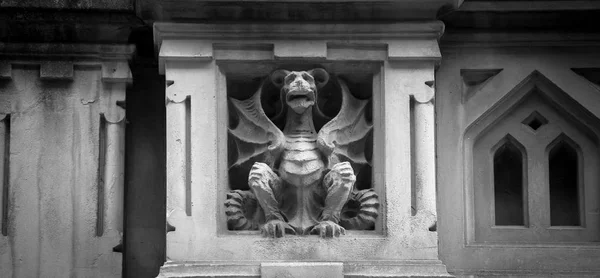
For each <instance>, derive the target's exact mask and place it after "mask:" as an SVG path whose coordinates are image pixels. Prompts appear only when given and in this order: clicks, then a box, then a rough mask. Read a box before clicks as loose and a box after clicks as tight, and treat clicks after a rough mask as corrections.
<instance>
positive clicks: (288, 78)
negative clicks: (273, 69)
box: [284, 73, 296, 85]
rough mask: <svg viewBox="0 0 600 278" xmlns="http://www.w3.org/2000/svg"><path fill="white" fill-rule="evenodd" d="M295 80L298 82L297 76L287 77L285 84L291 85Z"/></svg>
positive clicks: (290, 75)
mask: <svg viewBox="0 0 600 278" xmlns="http://www.w3.org/2000/svg"><path fill="white" fill-rule="evenodd" d="M294 80H296V74H293V73H292V74H289V75H288V76H286V77H285V80H284V81H285V84H286V85H289V84H291V83H292V82H293V81H294Z"/></svg>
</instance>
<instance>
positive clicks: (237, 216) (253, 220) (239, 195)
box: [225, 190, 264, 230]
mask: <svg viewBox="0 0 600 278" xmlns="http://www.w3.org/2000/svg"><path fill="white" fill-rule="evenodd" d="M225 208H226V209H225V214H226V215H227V228H228V229H229V230H258V226H259V223H261V222H264V213H263V212H262V208H261V207H260V205H259V204H258V201H257V200H256V196H254V194H253V193H252V192H250V191H243V190H233V191H231V192H229V193H227V201H225Z"/></svg>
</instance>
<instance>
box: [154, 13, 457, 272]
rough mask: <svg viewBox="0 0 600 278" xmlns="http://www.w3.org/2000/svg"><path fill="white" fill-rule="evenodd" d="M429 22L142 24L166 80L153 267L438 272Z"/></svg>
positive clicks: (433, 47)
mask: <svg viewBox="0 0 600 278" xmlns="http://www.w3.org/2000/svg"><path fill="white" fill-rule="evenodd" d="M441 30H442V25H441V23H438V22H431V23H418V24H413V23H410V24H408V23H407V24H384V25H369V24H365V25H361V24H353V25H343V24H319V25H316V24H315V25H312V24H302V25H298V24H281V25H277V28H273V26H269V25H262V24H248V25H231V24H228V25H203V24H182V25H180V24H167V23H159V24H156V25H155V41H156V42H157V43H158V45H157V47H159V49H160V55H159V58H160V59H159V63H160V66H161V68H160V70H161V71H162V72H164V74H165V78H166V84H167V88H166V96H167V103H166V105H167V165H168V168H167V188H168V189H167V222H168V233H167V262H166V263H165V265H164V266H163V267H162V268H161V273H160V276H161V277H186V276H189V277H240V276H243V277H261V276H263V277H282V276H283V277H316V276H318V275H321V276H323V275H324V276H325V277H343V276H346V277H406V276H426V277H447V276H449V275H448V273H447V271H446V268H445V266H444V265H443V264H442V263H441V262H440V261H439V259H438V246H437V232H436V207H435V204H436V196H435V185H436V181H435V153H434V149H435V148H434V141H433V140H434V134H433V131H434V123H433V119H434V110H433V96H434V88H433V83H434V69H435V66H436V61H437V60H438V59H439V58H440V53H439V49H438V45H437V39H438V38H439V36H440V34H441ZM349 34H351V35H349Z"/></svg>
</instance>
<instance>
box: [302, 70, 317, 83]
mask: <svg viewBox="0 0 600 278" xmlns="http://www.w3.org/2000/svg"><path fill="white" fill-rule="evenodd" d="M302 78H304V80H306V81H308V82H309V83H315V79H314V78H313V77H312V76H311V75H310V74H308V73H307V72H303V73H302Z"/></svg>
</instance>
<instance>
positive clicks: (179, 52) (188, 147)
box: [160, 40, 222, 261]
mask: <svg viewBox="0 0 600 278" xmlns="http://www.w3.org/2000/svg"><path fill="white" fill-rule="evenodd" d="M160 57H161V64H162V65H163V67H164V70H165V79H166V98H167V99H166V101H167V102H166V105H167V165H168V168H167V232H168V234H167V260H169V261H170V260H182V259H184V258H185V254H189V253H204V252H205V250H204V249H203V248H202V247H201V246H198V245H196V244H193V243H194V242H196V241H197V240H198V238H204V237H207V236H214V235H216V230H217V227H216V223H217V219H215V217H214V216H215V215H216V209H217V206H218V205H217V199H218V198H217V193H216V191H215V188H217V187H218V185H219V184H220V183H222V181H219V180H218V179H217V162H218V161H217V159H216V158H217V157H218V156H217V153H218V151H219V150H218V148H217V144H218V142H219V141H220V140H221V138H219V136H218V134H217V125H216V123H217V120H218V115H217V102H216V98H217V92H216V81H217V79H216V74H217V70H216V68H215V64H214V62H213V60H212V45H208V44H206V43H200V42H198V41H194V40H178V41H175V40H174V41H165V42H163V47H161V51H160ZM182 57H187V58H186V59H181V58H182ZM199 223H201V224H199Z"/></svg>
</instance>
